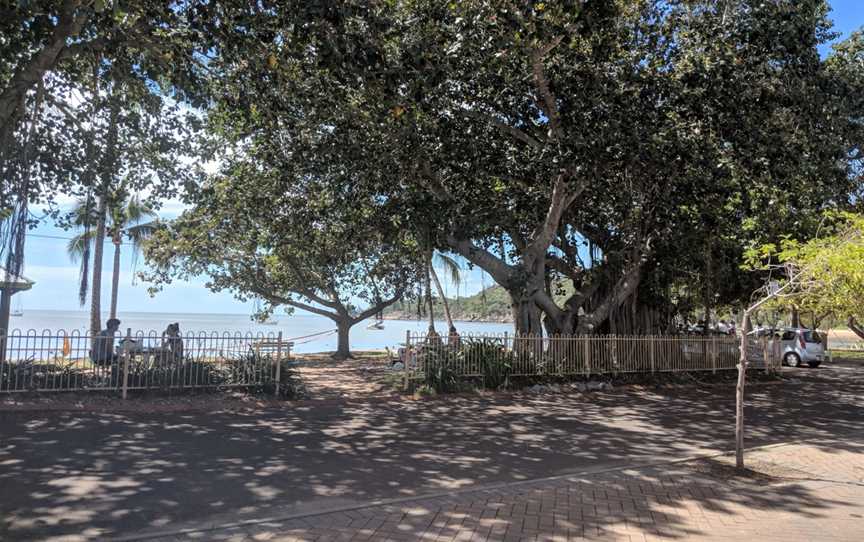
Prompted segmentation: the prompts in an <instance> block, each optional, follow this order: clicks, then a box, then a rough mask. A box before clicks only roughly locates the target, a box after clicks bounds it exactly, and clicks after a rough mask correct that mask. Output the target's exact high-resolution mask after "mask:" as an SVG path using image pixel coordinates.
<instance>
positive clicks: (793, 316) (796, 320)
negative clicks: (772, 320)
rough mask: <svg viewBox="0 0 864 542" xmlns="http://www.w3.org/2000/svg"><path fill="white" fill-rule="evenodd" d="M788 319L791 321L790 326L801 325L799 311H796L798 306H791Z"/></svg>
mask: <svg viewBox="0 0 864 542" xmlns="http://www.w3.org/2000/svg"><path fill="white" fill-rule="evenodd" d="M789 319H790V320H791V321H792V327H795V328H798V327H801V313H799V312H798V307H792V314H791V315H790V318H789Z"/></svg>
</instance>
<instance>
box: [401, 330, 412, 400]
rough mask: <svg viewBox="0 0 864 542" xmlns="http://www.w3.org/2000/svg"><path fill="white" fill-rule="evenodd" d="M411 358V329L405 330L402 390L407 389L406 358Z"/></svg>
mask: <svg viewBox="0 0 864 542" xmlns="http://www.w3.org/2000/svg"><path fill="white" fill-rule="evenodd" d="M410 359H411V330H405V359H403V360H402V391H408V360H410Z"/></svg>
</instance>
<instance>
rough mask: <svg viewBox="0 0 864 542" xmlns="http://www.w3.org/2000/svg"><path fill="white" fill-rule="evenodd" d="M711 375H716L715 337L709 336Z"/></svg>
mask: <svg viewBox="0 0 864 542" xmlns="http://www.w3.org/2000/svg"><path fill="white" fill-rule="evenodd" d="M711 373H712V374H717V337H715V336H714V335H712V336H711Z"/></svg>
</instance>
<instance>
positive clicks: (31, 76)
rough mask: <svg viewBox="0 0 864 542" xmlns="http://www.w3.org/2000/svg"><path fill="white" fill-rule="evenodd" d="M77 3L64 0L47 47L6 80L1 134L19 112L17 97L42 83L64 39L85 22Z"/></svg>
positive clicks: (0, 95)
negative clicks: (7, 81) (78, 12)
mask: <svg viewBox="0 0 864 542" xmlns="http://www.w3.org/2000/svg"><path fill="white" fill-rule="evenodd" d="M80 7H81V1H80V0H66V1H65V2H63V6H62V8H61V10H60V14H59V16H58V20H57V26H55V27H54V30H53V32H52V33H51V37H50V38H49V40H48V44H47V45H46V46H45V47H43V48H42V49H41V50H40V51H39V52H38V53H36V54H35V55H33V57H31V58H30V60H29V61H27V62H26V63H25V64H24V65H23V66H22V67H21V69H19V70H18V71H17V72H16V73H15V75H13V76H12V78H11V79H10V80H9V83H8V84H7V85H6V88H4V89H3V92H2V93H0V126H2V127H3V128H2V130H3V132H4V133H7V132H8V133H11V132H12V131H13V130H14V125H15V124H16V123H15V122H14V119H15V117H16V115H17V114H19V113H20V111H19V105H20V103H21V98H22V97H23V96H24V95H26V94H27V91H29V90H30V89H31V88H32V87H33V85H35V84H36V83H37V82H39V81H40V80H42V77H43V76H44V75H45V73H46V72H47V71H49V70H51V69H53V68H54V66H55V65H56V64H57V60H58V57H59V56H60V54H61V52H62V51H63V49H64V47H66V40H67V39H69V38H70V37H72V36H74V35H76V34H77V33H78V32H79V31H80V30H81V28H82V27H83V26H84V24H85V23H86V22H87V18H88V16H89V15H88V14H87V13H86V12H85V13H80V14H76V12H77V11H78V8H80Z"/></svg>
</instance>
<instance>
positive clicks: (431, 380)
mask: <svg viewBox="0 0 864 542" xmlns="http://www.w3.org/2000/svg"><path fill="white" fill-rule="evenodd" d="M420 356H421V357H422V359H423V382H424V384H425V385H426V386H429V387H430V388H431V389H433V390H435V392H436V393H452V392H455V391H459V387H460V386H459V375H458V374H457V372H456V371H455V370H454V369H453V367H452V363H451V360H450V356H449V353H448V352H447V351H446V350H444V349H443V348H438V347H432V348H425V349H423V350H422V351H421V353H420Z"/></svg>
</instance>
